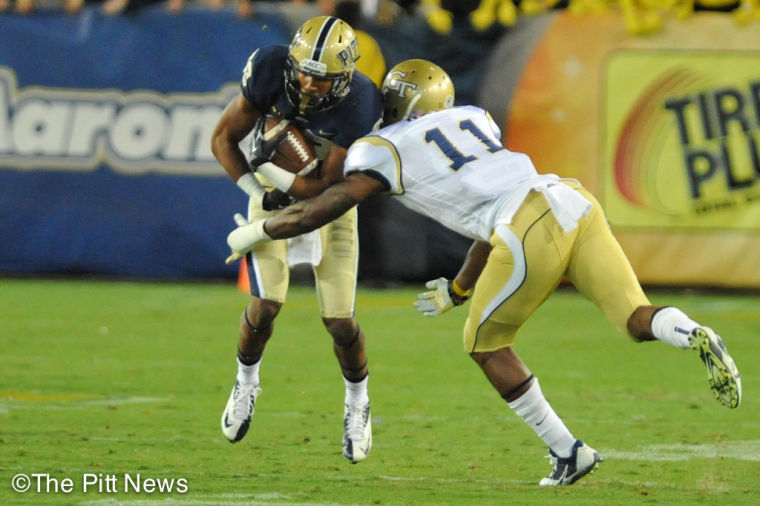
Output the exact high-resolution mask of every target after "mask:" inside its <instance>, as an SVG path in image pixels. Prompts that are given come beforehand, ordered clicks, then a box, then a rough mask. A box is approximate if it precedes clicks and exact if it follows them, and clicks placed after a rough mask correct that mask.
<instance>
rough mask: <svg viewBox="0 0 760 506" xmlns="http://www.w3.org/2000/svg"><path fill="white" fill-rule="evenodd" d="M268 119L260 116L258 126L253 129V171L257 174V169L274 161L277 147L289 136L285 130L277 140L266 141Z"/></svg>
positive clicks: (257, 121)
mask: <svg viewBox="0 0 760 506" xmlns="http://www.w3.org/2000/svg"><path fill="white" fill-rule="evenodd" d="M266 120H267V117H266V115H265V114H262V115H261V116H259V119H258V120H256V125H255V126H254V127H253V140H252V141H251V161H250V166H251V170H252V171H254V172H256V167H258V166H259V165H261V164H262V163H264V162H268V161H269V160H271V159H272V155H273V154H274V152H275V150H276V149H277V146H279V145H280V144H281V143H282V141H284V140H285V137H287V136H288V134H287V132H285V131H284V130H283V131H282V132H281V133H280V134H278V135H277V136H276V137H275V138H273V139H269V140H264V127H265V125H266Z"/></svg>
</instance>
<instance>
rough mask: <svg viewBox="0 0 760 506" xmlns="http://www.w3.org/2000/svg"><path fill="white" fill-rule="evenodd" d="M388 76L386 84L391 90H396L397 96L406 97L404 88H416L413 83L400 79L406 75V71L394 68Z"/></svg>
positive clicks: (413, 89)
mask: <svg viewBox="0 0 760 506" xmlns="http://www.w3.org/2000/svg"><path fill="white" fill-rule="evenodd" d="M388 77H389V79H388V82H387V83H386V86H387V87H388V88H389V89H391V90H395V91H398V96H399V97H401V98H406V90H409V91H415V90H416V89H417V85H416V84H415V83H411V82H409V81H404V80H402V78H404V77H406V72H402V71H400V70H396V71H393V72H391V73H390V74H389V75H388Z"/></svg>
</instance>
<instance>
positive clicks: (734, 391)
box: [689, 327, 742, 408]
mask: <svg viewBox="0 0 760 506" xmlns="http://www.w3.org/2000/svg"><path fill="white" fill-rule="evenodd" d="M689 344H691V348H692V349H693V350H697V351H698V352H699V358H701V359H702V362H704V363H705V365H706V366H707V378H708V379H709V380H710V388H712V391H713V393H714V394H715V397H716V398H717V399H718V401H720V403H721V404H723V405H724V406H727V407H729V408H735V407H737V406H738V405H739V402H741V399H742V380H741V377H739V370H738V369H737V368H736V365H735V364H734V359H732V358H731V355H729V354H728V350H726V345H725V344H723V340H722V339H721V338H720V336H718V334H716V333H715V332H714V331H713V330H712V329H711V328H708V327H697V328H695V329H694V330H692V331H691V334H689Z"/></svg>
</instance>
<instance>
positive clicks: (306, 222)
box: [264, 173, 383, 239]
mask: <svg viewBox="0 0 760 506" xmlns="http://www.w3.org/2000/svg"><path fill="white" fill-rule="evenodd" d="M382 189H383V185H382V183H380V181H378V180H377V179H374V178H372V177H370V176H367V175H365V174H361V173H356V174H352V175H350V176H349V177H348V178H346V180H345V181H343V182H340V183H337V184H334V185H332V186H329V187H328V188H327V189H326V190H325V191H324V192H322V193H321V194H320V195H319V196H317V197H315V198H311V199H307V200H302V201H300V202H296V203H295V204H293V205H292V206H289V207H287V208H286V209H283V210H282V211H280V212H279V213H277V215H275V216H273V217H271V218H268V219H267V220H266V222H265V224H264V231H265V232H266V234H267V235H268V236H269V237H271V238H272V239H285V238H288V237H295V236H297V235H301V234H304V233H306V232H311V231H312V230H315V229H317V228H319V227H321V226H322V225H325V224H327V223H329V222H331V221H333V220H335V219H336V218H339V217H340V216H342V215H343V214H345V213H346V211H348V210H349V209H351V208H352V207H354V206H355V205H357V204H359V203H360V202H362V201H363V200H365V199H367V198H369V197H370V196H372V195H374V194H375V193H379V192H380V191H382Z"/></svg>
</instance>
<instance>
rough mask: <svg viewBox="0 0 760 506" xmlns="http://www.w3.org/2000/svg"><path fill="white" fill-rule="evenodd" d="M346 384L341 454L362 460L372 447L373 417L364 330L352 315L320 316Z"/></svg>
mask: <svg viewBox="0 0 760 506" xmlns="http://www.w3.org/2000/svg"><path fill="white" fill-rule="evenodd" d="M322 320H323V322H324V324H325V328H327V331H328V332H329V333H330V335H331V336H332V338H333V350H334V352H335V356H336V358H337V359H338V363H339V364H340V367H341V371H342V372H343V378H344V380H345V384H346V396H345V400H344V407H343V443H342V448H343V456H344V457H345V458H347V459H348V460H350V461H351V462H353V463H356V462H361V461H362V460H364V459H365V458H366V457H367V455H368V454H369V451H370V449H371V448H372V418H371V414H370V403H369V396H368V395H367V382H368V379H369V373H368V369H367V355H366V352H365V349H364V344H365V338H364V333H363V332H362V331H361V329H360V328H359V325H357V324H356V322H355V321H354V319H353V318H323V319H322Z"/></svg>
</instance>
